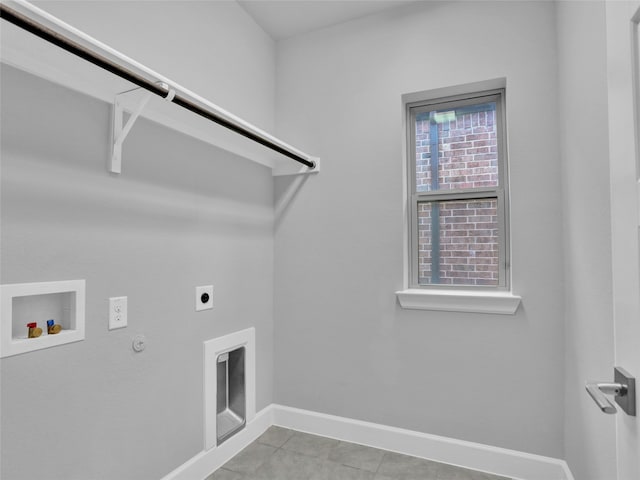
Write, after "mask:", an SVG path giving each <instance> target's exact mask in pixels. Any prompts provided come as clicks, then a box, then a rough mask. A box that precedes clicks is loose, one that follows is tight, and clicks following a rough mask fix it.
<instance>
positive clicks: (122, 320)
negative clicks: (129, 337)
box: [109, 297, 127, 330]
mask: <svg viewBox="0 0 640 480" xmlns="http://www.w3.org/2000/svg"><path fill="white" fill-rule="evenodd" d="M126 326H127V297H111V298H110V299H109V330H115V329H116V328H124V327H126Z"/></svg>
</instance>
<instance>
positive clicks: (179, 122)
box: [0, 0, 320, 175]
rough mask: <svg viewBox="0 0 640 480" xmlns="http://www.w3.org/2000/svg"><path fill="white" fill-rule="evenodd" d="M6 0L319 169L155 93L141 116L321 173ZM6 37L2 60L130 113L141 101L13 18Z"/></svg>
mask: <svg viewBox="0 0 640 480" xmlns="http://www.w3.org/2000/svg"><path fill="white" fill-rule="evenodd" d="M2 3H3V4H4V5H3V6H4V7H5V8H7V9H11V10H13V11H15V12H17V13H19V14H20V15H22V16H24V17H27V18H28V19H29V20H32V21H34V22H37V23H38V24H40V25H42V26H44V27H46V28H47V29H50V30H52V31H54V32H55V33H56V34H59V35H62V36H63V37H65V38H67V39H69V40H71V41H72V42H74V43H75V44H77V45H80V46H81V47H83V48H85V49H87V50H89V51H91V52H93V53H95V54H97V55H99V56H101V57H103V58H105V59H107V60H109V61H111V62H113V63H115V64H117V65H119V66H121V67H123V68H125V69H127V70H129V71H131V72H133V73H135V74H137V75H139V76H141V77H144V78H146V79H151V80H153V82H157V83H158V84H162V85H163V86H164V87H166V88H167V89H168V90H169V92H172V93H173V94H172V95H171V96H172V97H173V95H178V96H179V97H180V98H182V99H184V100H186V101H188V102H190V103H192V104H194V105H197V106H198V107H201V108H203V109H206V110H207V111H210V112H213V113H215V115H216V116H218V117H221V118H223V119H225V120H228V121H229V122H230V123H232V124H234V125H236V126H239V127H240V128H242V129H244V130H245V131H247V132H249V133H250V134H251V135H255V136H257V137H260V139H262V140H265V141H267V142H269V143H272V144H274V145H276V146H278V147H280V148H282V149H284V150H286V151H287V152H290V153H292V154H294V155H296V156H299V157H301V158H302V159H304V160H306V161H308V162H311V163H313V164H315V167H313V168H309V167H308V166H305V165H303V164H300V163H297V162H296V161H295V160H292V159H291V158H287V157H286V156H284V155H282V154H279V153H277V152H275V151H273V150H271V149H269V148H268V147H266V146H263V145H260V144H259V143H256V142H254V141H252V140H250V139H248V138H245V137H243V136H241V135H240V134H238V133H236V132H233V131H231V130H228V129H227V128H225V127H223V126H221V125H218V124H216V123H213V122H212V121H209V120H207V119H205V118H203V117H201V116H198V115H196V114H194V113H192V112H190V111H188V110H185V109H184V108H181V107H179V106H177V105H175V104H173V103H170V101H167V100H164V99H162V98H161V97H158V96H156V95H152V98H151V99H150V101H149V102H148V103H147V104H146V105H145V107H144V109H143V110H142V111H141V113H140V115H141V116H142V117H145V118H148V119H150V120H152V121H155V122H157V123H160V124H161V125H164V126H166V127H169V128H171V129H173V130H176V131H179V132H181V133H184V134H186V135H189V136H191V137H194V138H197V139H199V140H202V141H204V142H206V143H209V144H211V145H214V146H216V147H218V148H221V149H223V150H226V151H229V152H231V153H233V154H236V155H239V156H241V157H245V158H247V159H249V160H252V161H254V162H257V163H260V164H262V165H265V166H268V167H270V168H272V171H273V174H274V175H291V174H302V173H315V172H317V171H319V166H320V164H319V159H317V158H316V157H313V156H311V155H309V154H307V153H305V152H302V151H301V150H299V149H297V148H295V147H293V146H291V145H289V144H287V143H286V142H284V141H282V140H280V139H278V138H276V137H274V136H272V135H271V134H269V133H267V132H265V131H263V130H261V129H260V128H258V127H256V126H255V125H252V124H251V123H249V122H247V121H245V120H243V119H241V118H239V117H237V116H235V115H233V114H232V113H230V112H228V111H226V110H224V109H223V108H221V107H219V106H218V105H216V104H214V103H213V102H211V101H209V100H207V99H205V98H203V97H201V96H200V95H198V94H196V93H194V92H192V91H190V90H188V89H187V88H185V87H183V86H181V85H179V84H178V83H176V82H174V81H172V80H170V79H168V78H166V77H164V76H163V75H161V74H159V73H157V72H155V71H154V70H152V69H150V68H148V67H146V66H145V65H143V64H141V63H139V62H137V61H135V60H133V59H131V58H129V57H127V56H126V55H124V54H123V53H121V52H119V51H117V50H115V49H113V48H111V47H109V46H108V45H105V44H104V43H102V42H100V41H98V40H96V39H95V38H93V37H91V36H89V35H87V34H86V33H84V32H82V31H80V30H78V29H76V28H74V27H73V26H71V25H69V24H67V23H65V22H63V21H62V20H60V19H58V18H56V17H54V16H52V15H50V14H49V13H47V12H46V11H44V10H41V9H39V8H37V7H35V6H34V5H32V4H30V3H29V2H26V1H25V0H13V1H11V2H2ZM1 35H2V41H1V42H0V47H1V54H0V58H1V60H2V62H3V63H5V64H7V65H11V66H13V67H16V68H18V69H20V70H23V71H26V72H28V73H31V74H33V75H36V76H38V77H41V78H44V79H46V80H48V81H51V82H54V83H57V84H60V85H63V86H65V87H67V88H70V89H72V90H75V91H78V92H81V93H83V94H86V95H89V96H92V97H94V98H98V99H100V100H103V101H106V102H108V103H115V99H116V97H118V100H119V101H120V102H121V106H122V107H123V108H124V109H125V110H128V111H134V110H135V109H136V107H137V105H138V104H139V102H140V100H139V98H140V97H139V96H138V100H136V99H135V97H136V95H126V96H124V95H120V94H121V93H122V92H127V91H131V90H132V88H133V87H136V85H134V84H132V83H131V82H129V81H128V80H124V79H122V78H120V77H118V76H117V75H115V74H112V73H109V72H107V71H105V70H102V69H101V68H99V67H97V66H95V65H93V64H92V63H89V62H88V61H85V60H83V59H81V58H78V57H76V56H75V55H72V54H71V53H68V52H67V51H65V50H63V49H62V48H59V47H58V46H55V45H53V44H51V43H49V42H47V41H45V40H43V39H41V38H39V37H37V36H35V35H34V34H32V33H30V32H28V31H25V30H23V29H22V28H20V27H18V26H16V25H14V24H12V23H10V22H9V21H4V20H3V21H2V29H1ZM139 90H140V91H142V92H144V91H145V90H143V89H141V88H140V89H139ZM125 97H126V98H130V99H132V101H133V103H132V104H128V103H127V101H126V100H125ZM110 154H111V152H110ZM125 161H126V160H125Z"/></svg>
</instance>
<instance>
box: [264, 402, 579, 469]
mask: <svg viewBox="0 0 640 480" xmlns="http://www.w3.org/2000/svg"><path fill="white" fill-rule="evenodd" d="M272 407H273V421H274V424H275V425H279V426H281V427H286V428H291V429H293V430H298V431H303V432H308V433H313V434H315V435H322V436H325V437H331V438H335V439H338V440H343V441H347V442H353V443H358V444H361V445H367V446H370V447H375V448H381V449H384V450H390V451H393V452H398V453H403V454H405V455H413V456H416V457H421V458H426V459H429V460H433V461H437V462H442V463H448V464H452V465H457V466H461V467H465V468H471V469H474V470H479V471H482V472H487V473H493V474H495V475H504V476H507V477H511V478H514V479H526V480H573V476H572V475H571V471H570V470H569V467H568V466H567V463H566V462H565V461H564V460H559V459H556V458H550V457H544V456H541V455H534V454H530V453H524V452H519V451H516V450H508V449H506V448H500V447H492V446H489V445H482V444H479V443H473V442H467V441H464V440H456V439H453V438H447V437H441V436H438V435H430V434H427V433H421V432H415V431H412V430H405V429H402V428H395V427H389V426H386V425H379V424H375V423H370V422H363V421H360V420H353V419H350V418H344V417H336V416H334V415H326V414H323V413H317V412H311V411H308V410H301V409H298V408H291V407H285V406H282V405H275V404H274V405H272Z"/></svg>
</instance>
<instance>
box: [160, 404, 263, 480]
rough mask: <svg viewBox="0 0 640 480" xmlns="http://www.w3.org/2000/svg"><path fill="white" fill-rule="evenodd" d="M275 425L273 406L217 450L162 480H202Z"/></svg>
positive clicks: (176, 470) (188, 463) (212, 450)
mask: <svg viewBox="0 0 640 480" xmlns="http://www.w3.org/2000/svg"><path fill="white" fill-rule="evenodd" d="M271 425H273V405H269V406H268V407H266V408H264V409H263V410H261V411H260V412H259V413H258V414H257V415H256V416H255V418H254V419H253V421H251V422H247V426H246V427H245V428H244V429H242V430H240V431H239V432H238V433H236V434H235V435H234V436H233V437H231V438H229V440H227V441H226V442H224V443H223V444H222V445H220V446H219V447H217V448H212V449H210V450H203V451H202V452H200V453H198V454H197V455H196V456H194V457H193V458H191V459H190V460H187V461H186V462H185V463H183V464H182V465H180V466H179V467H178V468H176V469H175V470H173V471H171V472H170V473H168V474H167V475H165V476H164V477H162V480H202V479H204V478H206V477H207V476H208V475H210V474H211V473H213V472H215V471H216V470H217V469H219V468H220V467H221V466H222V465H224V464H225V463H227V462H228V461H229V460H231V459H232V458H233V457H235V456H236V455H237V454H238V453H240V452H241V451H242V450H243V449H244V448H245V447H247V446H248V445H249V444H250V443H252V442H253V441H255V440H256V439H257V438H258V437H259V436H260V435H262V434H263V433H264V432H265V431H266V430H267V428H269V427H270V426H271Z"/></svg>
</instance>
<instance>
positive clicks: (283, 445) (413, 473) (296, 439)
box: [206, 427, 509, 480]
mask: <svg viewBox="0 0 640 480" xmlns="http://www.w3.org/2000/svg"><path fill="white" fill-rule="evenodd" d="M206 480H509V479H507V478H505V477H499V476H496V475H489V474H487V473H482V472H477V471H474V470H468V469H466V468H460V467H454V466H451V465H446V464H444V463H437V462H431V461H429V460H423V459H421V458H416V457H409V456H407V455H400V454H399V453H393V452H387V451H385V450H378V449H377V448H371V447H365V446H363V445H356V444H354V443H346V442H341V441H338V440H333V439H331V438H326V437H318V436H316V435H309V434H307V433H302V432H296V431H294V430H287V429H286V428H281V427H271V428H269V430H267V431H266V432H265V433H264V434H263V435H262V436H261V437H260V438H258V439H257V440H256V441H255V442H253V443H252V444H251V445H249V446H248V447H247V448H245V449H244V450H243V451H241V452H240V453H239V454H238V455H236V456H235V457H233V458H232V459H231V460H229V461H228V462H227V463H226V464H225V465H223V466H222V468H220V469H219V470H217V471H216V472H214V473H213V474H211V475H210V476H209V477H207V479H206Z"/></svg>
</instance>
